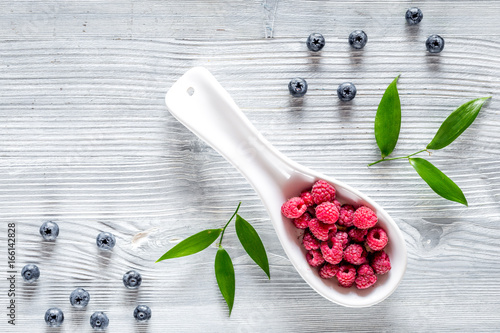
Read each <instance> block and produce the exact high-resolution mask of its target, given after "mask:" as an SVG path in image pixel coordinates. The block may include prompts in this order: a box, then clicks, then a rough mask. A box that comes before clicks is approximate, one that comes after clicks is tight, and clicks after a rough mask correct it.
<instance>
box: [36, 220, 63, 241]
mask: <svg viewBox="0 0 500 333" xmlns="http://www.w3.org/2000/svg"><path fill="white" fill-rule="evenodd" d="M40 235H42V237H43V239H45V240H47V241H53V240H56V238H57V236H58V235H59V226H58V225H57V223H55V222H52V221H47V222H44V223H43V224H42V225H41V226H40Z"/></svg>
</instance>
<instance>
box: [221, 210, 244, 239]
mask: <svg viewBox="0 0 500 333" xmlns="http://www.w3.org/2000/svg"><path fill="white" fill-rule="evenodd" d="M240 206H241V201H240V203H239V204H238V207H236V210H235V211H234V213H233V215H232V216H231V218H230V219H229V221H227V223H226V225H225V226H224V228H223V229H222V233H221V235H220V242H219V248H220V247H221V244H222V238H224V231H226V228H227V226H228V225H229V223H230V222H231V220H232V219H233V218H234V217H235V216H236V214H237V213H238V209H240Z"/></svg>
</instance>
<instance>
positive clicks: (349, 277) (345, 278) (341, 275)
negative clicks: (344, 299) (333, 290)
mask: <svg viewBox="0 0 500 333" xmlns="http://www.w3.org/2000/svg"><path fill="white" fill-rule="evenodd" d="M337 280H339V285H341V286H342V287H345V288H349V287H350V286H352V284H353V283H354V280H356V268H354V266H353V265H349V264H344V265H342V266H340V267H339V271H338V272H337Z"/></svg>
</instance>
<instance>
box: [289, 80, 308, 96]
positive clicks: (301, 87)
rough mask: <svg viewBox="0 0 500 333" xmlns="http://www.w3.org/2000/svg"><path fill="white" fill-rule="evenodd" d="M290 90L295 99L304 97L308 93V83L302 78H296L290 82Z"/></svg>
mask: <svg viewBox="0 0 500 333" xmlns="http://www.w3.org/2000/svg"><path fill="white" fill-rule="evenodd" d="M288 90H290V94H291V95H292V96H293V97H302V96H304V95H305V94H306V92H307V82H306V80H304V79H301V78H300V77H296V78H294V79H291V80H290V83H288Z"/></svg>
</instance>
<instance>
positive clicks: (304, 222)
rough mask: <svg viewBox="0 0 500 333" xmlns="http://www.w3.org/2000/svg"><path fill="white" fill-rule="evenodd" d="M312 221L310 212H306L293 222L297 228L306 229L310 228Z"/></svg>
mask: <svg viewBox="0 0 500 333" xmlns="http://www.w3.org/2000/svg"><path fill="white" fill-rule="evenodd" d="M310 219H311V215H309V213H308V212H305V213H304V214H302V215H300V216H299V217H297V218H296V219H292V222H293V224H294V225H295V228H297V229H305V228H307V227H308V225H309V220H310Z"/></svg>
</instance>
